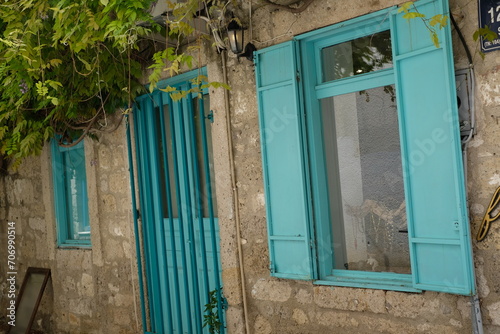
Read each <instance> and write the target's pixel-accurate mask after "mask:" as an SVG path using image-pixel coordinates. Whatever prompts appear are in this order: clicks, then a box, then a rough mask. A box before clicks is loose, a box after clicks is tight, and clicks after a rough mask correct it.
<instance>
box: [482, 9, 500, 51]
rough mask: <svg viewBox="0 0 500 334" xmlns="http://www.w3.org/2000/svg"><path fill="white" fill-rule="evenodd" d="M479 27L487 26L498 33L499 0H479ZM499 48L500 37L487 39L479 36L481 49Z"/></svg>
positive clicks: (499, 20) (499, 26)
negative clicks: (491, 39)
mask: <svg viewBox="0 0 500 334" xmlns="http://www.w3.org/2000/svg"><path fill="white" fill-rule="evenodd" d="M478 8H479V28H484V27H485V26H488V28H490V30H492V31H494V32H496V33H497V34H500V0H479V6H478ZM498 49H500V37H497V38H495V39H494V40H493V41H488V40H487V39H484V38H483V37H481V50H482V51H483V52H489V51H494V50H498Z"/></svg>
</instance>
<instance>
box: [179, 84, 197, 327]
mask: <svg viewBox="0 0 500 334" xmlns="http://www.w3.org/2000/svg"><path fill="white" fill-rule="evenodd" d="M182 89H185V90H189V87H188V86H183V87H182ZM181 104H182V111H183V112H181V113H180V117H179V125H180V126H179V127H180V131H181V136H180V145H181V150H182V152H181V153H182V154H181V163H182V169H183V170H184V175H185V176H186V182H184V194H185V201H186V203H185V208H186V216H187V217H186V218H187V221H186V222H187V224H188V225H187V226H186V227H187V232H188V238H189V244H188V246H189V255H190V265H191V275H190V276H191V279H192V280H191V283H192V289H193V303H194V305H193V306H194V312H195V314H201V309H200V303H199V296H200V291H199V290H200V289H199V286H198V266H197V259H196V242H195V238H194V222H193V204H194V203H193V197H192V193H191V187H192V177H193V176H192V174H191V173H190V168H189V158H190V157H191V159H192V158H193V152H189V146H190V143H189V142H188V141H192V139H193V137H192V136H193V134H192V133H189V132H188V133H186V130H189V122H190V120H189V115H190V114H192V103H191V101H190V99H182V100H181ZM186 123H187V124H186ZM188 152H189V153H190V154H189V155H188ZM186 271H187V268H186ZM193 320H194V321H195V327H196V333H201V330H202V328H201V321H197V319H196V318H195V319H193Z"/></svg>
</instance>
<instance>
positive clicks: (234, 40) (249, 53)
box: [227, 17, 257, 61]
mask: <svg viewBox="0 0 500 334" xmlns="http://www.w3.org/2000/svg"><path fill="white" fill-rule="evenodd" d="M244 30H245V29H243V27H242V26H241V25H240V24H239V23H238V22H237V21H236V19H235V18H234V17H233V18H232V19H231V21H230V22H229V24H228V25H227V38H228V39H229V47H230V48H231V51H232V52H233V53H234V54H236V55H238V59H239V58H240V57H245V58H246V59H248V60H250V61H253V52H254V51H255V50H257V48H256V47H255V45H253V44H252V43H248V44H247V45H245V49H243V31H244Z"/></svg>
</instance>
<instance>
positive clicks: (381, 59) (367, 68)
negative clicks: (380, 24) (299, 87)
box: [321, 30, 392, 82]
mask: <svg viewBox="0 0 500 334" xmlns="http://www.w3.org/2000/svg"><path fill="white" fill-rule="evenodd" d="M321 59H322V72H323V80H322V82H328V81H332V80H337V79H342V78H347V77H350V76H354V75H359V74H363V73H369V72H373V71H378V70H382V69H386V68H391V67H392V48H391V33H390V31H389V30H387V31H382V32H379V33H376V34H373V35H369V36H365V37H361V38H357V39H354V40H350V41H347V42H344V43H340V44H335V45H332V46H328V47H326V48H323V49H322V50H321Z"/></svg>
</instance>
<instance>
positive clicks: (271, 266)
mask: <svg viewBox="0 0 500 334" xmlns="http://www.w3.org/2000/svg"><path fill="white" fill-rule="evenodd" d="M269 271H270V272H271V274H274V273H276V268H275V267H274V264H273V263H272V262H271V263H270V264H269Z"/></svg>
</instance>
